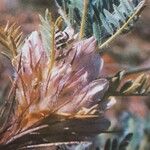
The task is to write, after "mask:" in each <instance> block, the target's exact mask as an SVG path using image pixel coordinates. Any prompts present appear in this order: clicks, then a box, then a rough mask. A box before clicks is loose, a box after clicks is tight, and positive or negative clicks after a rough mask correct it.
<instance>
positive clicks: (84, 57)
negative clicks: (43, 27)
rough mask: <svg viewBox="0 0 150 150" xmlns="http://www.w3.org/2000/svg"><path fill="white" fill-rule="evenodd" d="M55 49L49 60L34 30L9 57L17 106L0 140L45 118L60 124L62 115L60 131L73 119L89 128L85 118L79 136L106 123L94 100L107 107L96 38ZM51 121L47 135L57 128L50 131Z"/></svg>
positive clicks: (7, 139) (22, 132) (98, 129)
mask: <svg viewBox="0 0 150 150" xmlns="http://www.w3.org/2000/svg"><path fill="white" fill-rule="evenodd" d="M68 31H69V30H68ZM71 36H72V35H71ZM69 40H70V38H69ZM56 47H57V46H56ZM56 47H55V53H54V62H53V63H52V59H50V58H52V57H51V56H49V55H48V53H47V51H46V50H45V48H44V46H43V41H42V39H41V36H40V34H39V33H38V32H37V31H34V32H32V33H31V35H30V36H29V38H27V39H26V40H25V43H24V44H23V46H22V48H21V50H20V52H19V53H18V55H17V56H16V57H15V58H14V59H13V61H12V64H13V66H14V68H15V70H16V71H15V75H14V84H13V87H14V89H15V93H16V94H15V100H16V106H15V108H16V109H15V114H14V115H13V117H12V119H11V120H10V124H11V125H10V127H9V130H7V132H4V134H3V136H2V137H3V138H2V140H1V141H0V143H11V142H13V141H15V140H16V137H17V138H18V137H20V134H21V136H22V135H24V132H25V133H26V132H27V133H28V130H29V131H30V129H31V128H32V127H38V125H39V124H42V122H43V121H44V120H45V119H46V120H47V121H48V120H50V121H52V120H57V119H58V120H59V122H60V123H61V122H62V119H63V120H64V121H65V120H66V119H68V120H70V121H67V122H68V123H66V124H62V125H61V126H62V131H63V132H64V130H66V129H68V128H69V127H68V126H70V123H71V122H72V123H74V122H75V121H77V122H78V126H77V127H76V128H77V129H79V130H80V126H82V124H83V123H86V124H87V129H88V128H89V125H88V124H89V122H90V128H91V130H90V131H88V130H86V128H85V130H86V131H85V132H83V133H82V134H85V133H87V134H89V133H91V134H92V135H93V133H94V134H95V133H96V132H98V133H99V132H101V131H102V130H105V129H107V128H108V127H109V125H110V123H109V121H108V120H107V119H105V118H104V117H102V116H100V113H99V107H98V106H99V104H100V105H105V109H106V107H107V104H106V103H108V102H107V101H103V97H104V95H105V93H106V91H107V90H108V87H109V82H108V81H107V79H104V78H101V76H100V75H101V70H102V67H103V60H102V58H101V57H100V56H99V54H98V53H97V49H96V48H97V42H96V40H95V38H94V37H91V38H88V39H84V40H75V39H74V40H72V41H71V44H69V46H66V47H65V48H63V49H61V50H60V49H59V50H58V49H57V48H56ZM51 53H52V52H51ZM51 55H52V54H51ZM58 116H59V117H58ZM79 120H80V122H79ZM94 120H95V121H94ZM48 122H49V121H48ZM52 122H53V121H52ZM102 123H103V124H102ZM48 124H49V123H48ZM51 124H52V123H50V125H51ZM50 125H49V126H48V128H49V129H46V130H45V132H46V134H47V131H48V130H49V131H50V132H54V131H55V134H57V132H59V133H60V132H61V131H59V130H58V129H55V130H53V131H52V130H51V126H50ZM46 127H47V126H46ZM56 128H57V126H56ZM70 128H71V129H70V130H68V132H69V133H71V134H72V133H75V132H74V130H75V131H76V132H77V129H74V127H72V125H71V127H70ZM42 134H43V133H42ZM50 134H51V133H50ZM53 136H54V134H53ZM14 137H15V138H14ZM39 137H40V136H39ZM56 137H57V135H56ZM57 138H58V137H57ZM57 138H56V139H57ZM25 139H28V138H25ZM56 139H55V140H56ZM73 139H74V138H73ZM32 140H35V139H34V138H33V139H32Z"/></svg>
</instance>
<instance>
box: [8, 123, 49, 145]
mask: <svg viewBox="0 0 150 150" xmlns="http://www.w3.org/2000/svg"><path fill="white" fill-rule="evenodd" d="M47 127H48V125H41V126H39V127H36V128H33V129H29V130H27V131H24V132H22V133H20V134H17V135H16V136H14V137H12V138H11V139H10V140H9V141H7V143H6V144H9V143H11V142H13V141H14V140H16V139H18V138H20V137H22V136H24V135H26V134H30V133H32V132H34V131H38V130H40V129H43V128H47Z"/></svg>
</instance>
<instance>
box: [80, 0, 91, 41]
mask: <svg viewBox="0 0 150 150" xmlns="http://www.w3.org/2000/svg"><path fill="white" fill-rule="evenodd" d="M83 5H84V6H83V15H82V20H81V27H80V39H82V38H83V37H84V34H85V26H86V19H87V14H88V5H89V0H84V4H83Z"/></svg>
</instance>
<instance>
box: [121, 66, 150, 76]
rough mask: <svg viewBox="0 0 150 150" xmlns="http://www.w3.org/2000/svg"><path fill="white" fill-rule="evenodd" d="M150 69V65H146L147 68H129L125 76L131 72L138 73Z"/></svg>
mask: <svg viewBox="0 0 150 150" xmlns="http://www.w3.org/2000/svg"><path fill="white" fill-rule="evenodd" d="M149 71H150V67H146V68H136V69H133V70H128V71H126V72H125V74H124V76H128V75H131V74H136V73H141V72H149Z"/></svg>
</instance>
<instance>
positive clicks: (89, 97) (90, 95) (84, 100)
mask: <svg viewBox="0 0 150 150" xmlns="http://www.w3.org/2000/svg"><path fill="white" fill-rule="evenodd" d="M108 86H109V84H108V81H107V80H106V79H99V80H95V81H93V82H91V83H90V84H89V85H87V86H85V87H84V88H83V89H82V90H80V91H77V92H76V95H75V96H74V98H73V99H70V102H69V103H68V104H66V105H65V106H64V107H62V108H60V109H59V110H58V112H59V113H60V112H77V111H78V110H80V109H81V108H82V107H86V108H88V107H91V106H93V105H94V104H96V103H98V101H99V100H100V99H101V98H102V97H103V96H104V94H105V92H106V90H107V89H108Z"/></svg>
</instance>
